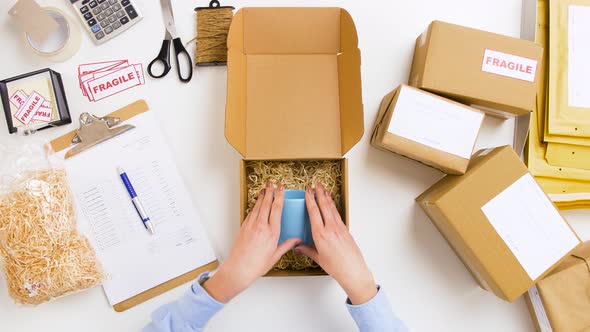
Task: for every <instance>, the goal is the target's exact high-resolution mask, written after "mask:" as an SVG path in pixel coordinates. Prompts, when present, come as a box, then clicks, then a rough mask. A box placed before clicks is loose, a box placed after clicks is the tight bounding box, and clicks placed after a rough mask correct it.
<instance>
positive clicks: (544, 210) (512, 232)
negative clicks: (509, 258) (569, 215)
mask: <svg viewBox="0 0 590 332" xmlns="http://www.w3.org/2000/svg"><path fill="white" fill-rule="evenodd" d="M481 210H482V211H483V213H484V214H485V215H486V217H487V218H488V220H489V221H490V224H491V225H492V226H493V227H494V229H495V230H496V232H497V233H498V235H499V236H500V237H501V238H502V240H503V241H504V242H505V243H506V245H507V246H508V248H509V249H510V250H511V251H512V253H513V254H514V256H515V257H516V259H517V260H518V262H519V263H520V265H521V266H522V267H523V269H524V270H525V271H526V273H527V274H528V275H529V277H530V278H531V280H536V279H537V278H538V277H539V276H541V274H543V273H544V272H545V271H547V270H548V269H549V268H550V267H551V266H552V265H553V264H555V263H557V262H558V261H559V260H560V259H561V258H562V257H564V256H565V255H567V253H568V252H569V251H571V250H572V249H574V248H575V247H576V246H577V245H578V244H579V243H580V241H579V240H578V238H577V237H576V235H575V234H574V232H573V231H572V230H571V229H570V228H569V226H568V224H567V223H566V222H565V220H564V219H563V217H562V216H561V215H560V214H559V212H558V211H557V209H556V208H555V207H554V206H553V204H552V203H551V201H550V200H549V198H548V197H547V196H546V195H545V193H544V192H543V190H541V188H540V187H539V185H538V184H537V182H536V181H535V179H533V177H532V175H531V174H530V173H527V174H525V175H523V176H522V177H521V178H520V179H518V180H516V181H515V182H514V183H513V184H512V185H510V186H509V187H508V188H506V189H504V191H502V192H501V193H500V194H498V195H497V196H496V197H494V198H493V199H491V200H490V201H489V202H487V203H486V204H485V205H484V206H483V207H482V208H481Z"/></svg>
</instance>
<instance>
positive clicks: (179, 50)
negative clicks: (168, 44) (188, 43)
mask: <svg viewBox="0 0 590 332" xmlns="http://www.w3.org/2000/svg"><path fill="white" fill-rule="evenodd" d="M173 43H174V53H176V70H177V71H178V78H179V79H180V81H181V82H184V83H186V82H188V81H190V80H191V78H192V77H193V63H192V61H191V56H190V55H189V54H188V52H187V51H186V49H185V48H184V45H182V41H181V40H180V38H174V40H173ZM180 58H184V61H183V62H182V63H181V61H180ZM183 73H188V75H187V76H186V77H184V76H183Z"/></svg>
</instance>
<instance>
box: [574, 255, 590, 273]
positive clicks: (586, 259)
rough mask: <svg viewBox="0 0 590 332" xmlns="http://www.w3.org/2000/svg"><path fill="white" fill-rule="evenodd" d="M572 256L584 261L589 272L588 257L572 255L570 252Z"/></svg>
mask: <svg viewBox="0 0 590 332" xmlns="http://www.w3.org/2000/svg"><path fill="white" fill-rule="evenodd" d="M572 257H575V258H578V259H581V260H583V261H584V263H586V266H587V267H588V272H590V261H589V260H588V258H585V257H582V256H578V255H573V254H572Z"/></svg>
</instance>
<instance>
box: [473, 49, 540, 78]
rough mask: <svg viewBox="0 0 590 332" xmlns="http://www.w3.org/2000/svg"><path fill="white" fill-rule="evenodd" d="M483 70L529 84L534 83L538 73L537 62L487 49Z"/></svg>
mask: <svg viewBox="0 0 590 332" xmlns="http://www.w3.org/2000/svg"><path fill="white" fill-rule="evenodd" d="M481 70H482V71H485V72H488V73H492V74H497V75H502V76H506V77H511V78H516V79H519V80H523V81H527V82H534V81H535V75H536V73H537V61H536V60H533V59H529V58H524V57H521V56H517V55H513V54H508V53H502V52H498V51H494V50H488V49H486V50H485V53H484V56H483V62H482V65H481Z"/></svg>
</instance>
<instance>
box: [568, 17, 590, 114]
mask: <svg viewBox="0 0 590 332" xmlns="http://www.w3.org/2000/svg"><path fill="white" fill-rule="evenodd" d="M589 38H590V7H584V6H569V7H568V60H567V63H568V68H567V69H568V70H567V77H568V82H567V86H568V105H569V106H570V107H580V108H590V93H588V87H589V86H590V62H589V61H588V60H589V59H590V43H588V39H589Z"/></svg>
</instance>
